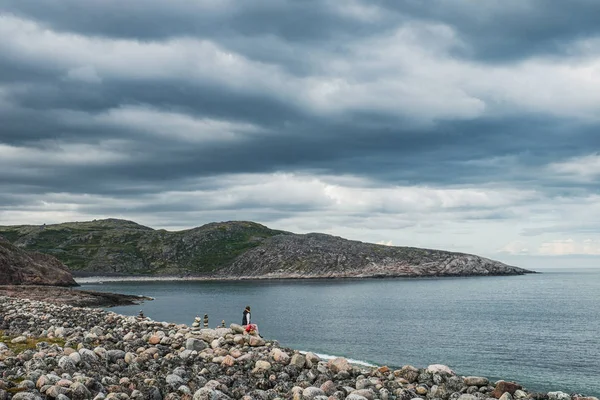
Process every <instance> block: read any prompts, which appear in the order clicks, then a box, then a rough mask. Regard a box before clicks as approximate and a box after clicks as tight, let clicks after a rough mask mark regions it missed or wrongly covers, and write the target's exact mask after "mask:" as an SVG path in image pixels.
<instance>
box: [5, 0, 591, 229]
mask: <svg viewBox="0 0 600 400" xmlns="http://www.w3.org/2000/svg"><path fill="white" fill-rule="evenodd" d="M194 4H196V5H194ZM198 4H201V3H188V2H183V1H177V2H164V1H161V2H159V1H139V0H136V1H130V2H116V1H108V2H91V3H89V4H87V3H86V4H85V5H83V4H81V3H80V2H78V1H77V2H76V1H71V0H68V1H62V2H46V3H40V2H38V1H30V0H21V1H18V2H16V1H2V0H0V11H4V14H5V15H9V16H10V17H11V18H14V16H17V17H19V18H24V19H27V20H29V19H31V20H34V21H38V22H41V23H42V24H43V25H42V26H47V27H49V29H52V30H54V31H55V32H59V33H61V34H64V35H66V36H64V37H63V36H61V39H63V40H64V41H67V39H69V38H71V39H72V35H71V34H72V33H77V34H78V35H81V37H83V38H86V37H87V36H95V37H94V38H93V39H91V41H97V40H104V41H107V43H109V44H110V43H112V42H111V40H116V39H117V38H126V39H131V43H133V45H134V46H133V47H135V46H137V45H139V46H144V45H146V44H148V43H149V41H154V42H156V43H163V44H164V43H167V42H165V41H166V40H167V39H173V38H190V37H192V38H197V39H200V40H210V41H214V42H215V43H218V44H219V45H221V46H223V49H224V51H234V52H235V51H239V52H240V53H241V54H245V55H246V57H247V58H248V61H251V62H255V63H257V65H259V67H257V68H258V69H259V70H261V68H260V67H262V66H263V65H262V64H261V63H268V64H269V63H270V64H274V65H276V66H281V71H283V72H281V77H279V79H280V81H279V82H281V87H278V86H277V85H274V86H268V85H266V84H265V85H262V86H261V85H257V87H256V88H254V87H252V88H251V89H248V88H246V87H244V84H247V85H248V86H252V84H253V83H254V82H253V81H252V79H254V78H253V77H252V76H249V77H248V78H243V79H240V82H241V83H237V84H231V85H229V82H227V81H226V80H219V79H218V78H221V76H219V74H218V71H217V73H216V74H215V75H214V76H213V77H208V78H206V77H202V78H201V79H193V77H190V76H189V75H186V73H181V72H180V70H179V69H178V68H175V67H174V68H173V71H167V72H164V71H159V72H164V74H162V75H160V74H158V73H157V75H151V74H150V75H143V74H142V72H147V70H151V69H152V67H153V66H152V65H144V64H140V65H136V67H137V68H139V69H140V75H143V77H137V76H135V79H134V78H133V77H131V76H128V75H127V74H125V73H122V70H120V69H119V68H121V69H123V68H124V67H123V64H126V63H122V64H118V65H117V66H115V64H117V63H115V62H114V60H110V61H111V62H108V61H107V65H108V67H106V66H105V71H102V70H101V69H100V68H99V70H98V71H96V69H94V68H92V67H93V65H91V66H90V65H88V63H91V64H93V62H94V61H98V60H97V59H94V58H93V57H91V56H90V55H89V54H86V56H87V58H84V57H83V56H82V61H81V64H82V65H78V64H77V63H74V64H77V65H75V66H76V67H78V68H79V67H81V68H84V70H83V72H82V73H81V71H80V73H77V72H75V74H73V69H72V68H70V67H71V66H72V65H70V64H69V65H67V66H64V65H61V64H60V62H61V61H62V60H60V59H57V60H50V61H48V62H39V61H38V62H36V59H35V58H34V56H35V55H37V53H36V52H35V48H34V50H32V51H31V52H30V53H27V54H25V52H24V53H23V54H25V55H22V54H21V53H19V51H20V50H21V49H19V48H16V49H14V50H13V52H12V53H10V57H5V58H2V59H0V105H1V107H0V118H1V119H2V126H1V127H0V144H2V145H5V146H9V147H7V149H5V150H4V151H5V152H6V153H7V154H8V152H10V151H12V149H19V151H21V150H22V151H23V152H24V154H26V153H27V151H28V150H31V151H34V156H31V158H27V157H26V156H24V157H22V158H19V159H15V160H13V161H11V164H10V165H12V166H13V167H14V168H12V169H8V168H4V169H2V170H0V179H1V180H2V182H3V184H4V185H9V186H10V187H12V188H14V190H15V191H17V192H18V191H20V190H24V189H23V188H22V187H20V186H18V185H20V184H26V185H28V186H27V187H28V188H30V189H28V190H27V191H26V192H27V193H29V192H31V190H32V189H31V188H35V190H37V191H39V192H41V193H45V192H66V193H93V194H98V195H101V194H107V195H112V196H119V195H123V196H130V195H136V194H145V193H157V192H161V191H167V190H177V189H181V188H185V187H187V186H186V185H187V184H188V183H189V181H190V180H193V179H194V178H205V177H218V176H221V175H226V174H239V173H273V172H278V171H290V172H293V171H307V172H313V173H316V174H331V175H343V174H351V175H355V176H360V177H364V178H366V179H368V180H370V181H371V182H375V183H374V185H381V186H386V185H390V184H392V185H418V184H425V185H436V186H442V187H444V186H449V187H450V186H455V185H483V184H508V185H515V186H516V187H519V188H532V187H533V188H536V189H540V190H547V191H548V192H551V193H557V192H560V191H563V192H564V193H570V192H571V190H572V189H577V188H578V189H579V190H583V191H593V190H594V184H579V185H576V186H575V187H574V188H571V187H570V184H571V183H569V182H568V177H547V178H540V177H539V176H535V175H536V174H538V173H539V171H541V170H543V168H545V166H546V165H547V164H549V163H552V162H560V161H563V160H568V159H570V158H574V157H578V156H582V155H585V154H587V153H589V151H590V148H600V137H598V135H597V133H596V132H597V128H598V125H597V123H596V122H591V123H587V124H584V123H582V122H580V121H578V120H577V118H573V117H572V116H561V115H551V114H550V115H549V113H548V112H543V111H542V112H540V111H538V110H533V111H530V110H523V111H518V112H508V113H507V114H508V115H506V114H501V115H500V116H494V115H493V112H491V113H490V114H492V115H487V114H485V113H484V112H480V113H473V115H472V116H470V117H464V115H462V114H461V115H459V116H458V117H456V118H452V116H450V117H446V114H445V113H441V115H442V116H441V117H438V116H437V115H436V114H435V112H434V111H431V112H432V113H433V117H431V118H424V119H426V120H427V121H426V122H425V123H414V121H412V120H411V115H410V114H411V112H410V111H408V112H404V113H394V112H393V110H392V111H390V110H389V109H378V107H380V104H369V103H365V104H362V103H358V105H351V106H347V107H345V106H344V105H343V104H342V105H340V106H339V107H340V108H339V109H337V108H335V107H337V106H338V103H343V101H344V100H355V98H352V96H350V95H349V96H348V97H349V99H345V98H339V99H334V100H332V101H331V103H332V105H333V111H331V110H329V109H327V107H324V109H319V107H318V106H315V105H314V104H313V103H314V102H311V101H310V99H309V100H305V99H303V98H302V96H300V94H301V93H300V94H299V93H298V92H300V91H301V90H303V89H304V87H305V86H307V85H309V84H311V82H310V80H309V79H307V80H306V81H301V82H299V83H295V86H293V85H292V86H290V87H286V86H285V85H286V84H287V83H289V81H291V80H292V79H295V78H298V77H300V78H311V77H314V78H320V77H322V75H326V73H327V72H328V71H327V68H328V67H329V66H330V63H328V62H323V63H320V62H315V60H314V59H311V57H314V58H318V55H319V54H321V53H327V54H328V55H329V56H331V55H334V56H339V57H340V58H339V59H334V60H333V61H332V62H331V64H336V63H337V64H344V63H346V64H348V65H349V66H350V67H351V66H353V65H354V63H355V62H356V63H358V62H359V61H364V60H358V59H354V58H352V57H350V58H349V59H347V58H344V57H346V56H347V55H348V52H349V49H350V48H352V46H353V45H355V44H356V43H358V42H360V41H362V40H364V39H365V38H367V37H376V36H383V37H384V38H385V37H387V36H388V35H391V34H392V33H393V32H394V31H395V30H396V29H398V28H399V27H401V26H403V24H408V23H411V22H431V23H442V24H447V25H450V26H451V27H453V28H454V29H455V31H456V32H457V33H458V35H459V38H460V39H461V40H463V41H464V42H465V43H466V48H464V49H461V51H463V54H462V56H465V55H469V56H471V57H473V59H475V60H483V61H486V62H490V63H493V61H494V60H514V59H518V58H526V57H530V56H532V55H533V54H549V55H552V54H554V55H557V54H562V53H564V51H565V48H564V47H565V46H566V45H567V44H568V43H570V42H572V41H573V40H576V39H581V38H586V37H591V36H592V35H595V34H598V33H599V28H598V26H597V25H596V24H593V23H592V19H593V18H592V16H593V15H597V11H598V7H599V6H598V5H596V4H597V3H595V2H591V1H583V0H578V1H573V2H570V3H568V4H569V5H568V6H567V4H566V3H564V4H563V3H561V2H552V3H547V2H544V3H541V2H539V1H521V2H516V1H508V2H506V3H502V4H503V6H499V4H500V3H499V2H492V3H487V2H469V3H468V5H467V4H466V3H464V2H463V3H462V5H461V3H460V2H459V3H458V4H456V3H453V2H449V1H441V0H440V1H437V2H436V6H435V7H432V6H431V4H430V5H429V6H427V5H425V4H424V3H422V2H417V1H404V2H397V3H394V4H395V5H391V4H392V3H374V4H367V3H364V4H362V5H363V6H365V7H369V6H372V7H374V6H378V7H379V8H378V9H377V10H371V11H373V12H375V13H377V12H379V14H377V16H376V17H373V19H370V18H357V16H356V14H355V15H354V16H353V15H352V14H348V13H344V12H343V11H344V7H341V8H337V9H336V8H335V7H334V4H336V3H325V2H317V1H310V2H288V3H279V2H278V3H275V2H272V3H270V2H265V3H264V4H263V5H259V6H257V5H250V4H249V3H248V4H244V5H239V4H236V5H235V7H229V8H228V7H227V4H226V2H223V3H222V4H221V3H220V2H206V4H209V5H210V6H207V7H201V6H199V5H198ZM356 4H360V3H356ZM338 7H339V6H338ZM567 7H568V10H567ZM346 11H348V10H346ZM367 11H368V10H367ZM367 11H365V12H367ZM567 11H568V15H569V16H570V18H568V19H567V18H559V16H564V15H567ZM360 13H361V11H360V10H359V11H358V14H360ZM359 17H360V15H359ZM98 37H100V38H98ZM5 40H7V41H8V40H10V38H5ZM61 43H62V44H61V46H65V44H64V43H63V42H61ZM90 43H91V42H90ZM131 43H130V44H131ZM87 44H89V43H87ZM67 45H68V44H67ZM109 47H110V46H109ZM450 47H452V46H450ZM58 50H64V49H60V48H58V49H57V51H58ZM69 50H70V49H69ZM187 50H188V51H189V52H190V53H192V52H193V51H194V50H195V48H194V47H190V48H189V49H187ZM73 53H75V51H73ZM32 54H33V55H32ZM61 54H62V53H61ZM314 54H316V55H314ZM68 55H69V56H72V57H74V58H76V57H77V55H72V54H71V53H68ZM46 56H47V57H50V56H48V55H46ZM393 56H394V55H393V54H390V55H389V58H390V59H392V58H394V57H393ZM403 56H404V54H401V55H400V56H398V57H403ZM334 58H335V57H334ZM90 60H91V61H90ZM131 61H132V62H135V61H136V60H135V58H134V57H132V59H131ZM368 61H369V60H367V62H368ZM373 63H375V61H373ZM87 67H90V68H88V69H85V68H87ZM264 67H265V68H266V67H267V65H264ZM386 68H392V69H393V68H395V65H392V66H391V67H388V66H386V65H383V66H382V67H381V70H385V69H386ZM341 70H343V68H342V69H341ZM106 71H108V72H106ZM241 71H242V73H243V72H244V70H243V69H242V70H241ZM276 71H279V70H276ZM377 71H378V66H377V65H376V66H375V67H374V69H373V70H366V71H358V72H356V74H355V75H349V76H348V77H346V76H342V75H341V73H339V72H338V73H337V75H336V74H334V76H332V77H327V76H326V78H332V79H329V80H334V79H333V78H335V79H340V80H342V81H343V83H350V84H352V83H354V81H359V83H363V82H362V81H361V79H363V78H364V79H365V82H366V83H370V81H369V80H370V79H371V78H373V77H372V76H371V74H373V73H376V72H377ZM169 72H170V74H169ZM402 72H403V71H399V73H402ZM285 73H288V74H289V75H285ZM213 78H214V79H213ZM233 78H235V76H233ZM275 78H276V77H273V79H274V80H275ZM324 81H325V82H326V83H328V80H327V79H324ZM425 81H426V79H424V82H425ZM385 83H386V82H384V84H383V85H382V86H383V87H384V89H385V87H386V86H387V85H385ZM425 83H426V82H425ZM358 86H360V85H358ZM378 89H381V88H379V87H377V86H374V87H373V88H370V87H367V89H366V90H365V92H366V94H371V93H372V92H375V91H376V90H378ZM468 91H469V90H465V92H468ZM375 94H376V93H375ZM359 95H360V93H359V94H358V95H356V97H358V96H359ZM440 96H441V95H440ZM432 97H435V94H434V95H433V96H432ZM473 97H474V98H475V99H476V100H477V96H475V95H474V96H473ZM490 97H491V98H492V100H490V101H488V103H487V104H491V107H490V108H493V107H494V106H495V104H494V101H496V100H495V98H493V97H494V96H490ZM298 98H300V99H301V100H298ZM374 100H377V96H374ZM396 100H397V99H396V98H394V97H391V98H390V99H389V101H388V103H393V102H394V101H396ZM498 102H499V103H502V101H498ZM409 103H410V101H409ZM440 103H442V105H441V106H440V107H446V106H447V107H451V106H452V105H453V104H452V103H453V98H452V97H450V98H449V100H448V101H440ZM307 104H308V105H307ZM426 104H428V103H426ZM385 105H387V104H385ZM311 106H312V107H313V108H311ZM519 107H520V106H517V107H515V108H519ZM398 108H400V106H398ZM422 108H424V109H427V108H428V106H423V107H422ZM130 109H134V110H140V109H141V110H143V111H144V112H146V114H144V118H148V119H150V118H151V114H152V113H153V112H155V113H156V115H157V117H156V119H155V120H152V121H154V122H156V124H158V123H159V122H160V118H163V117H165V116H164V115H163V114H161V113H176V114H177V115H178V116H180V117H181V118H184V119H186V121H187V120H188V119H189V121H191V122H190V123H195V122H197V121H200V120H203V119H214V120H219V121H224V122H228V123H232V124H250V125H251V126H252V127H255V128H256V129H257V132H255V133H247V134H246V133H243V134H239V135H237V136H235V137H234V138H233V139H231V140H225V139H223V140H204V141H193V140H189V138H185V137H181V136H178V135H176V133H177V132H170V130H169V128H168V127H167V128H164V130H162V131H160V129H162V128H156V131H153V132H151V133H152V134H148V132H147V131H149V130H152V129H151V128H152V126H149V125H152V121H151V122H150V123H148V124H146V125H143V124H142V125H139V124H138V123H139V122H140V121H137V120H136V121H134V122H135V123H133V124H132V123H130V122H131V121H128V120H125V121H124V122H123V121H122V120H119V118H123V119H125V118H127V115H125V116H123V115H120V114H118V113H117V115H116V116H115V115H114V114H111V113H113V112H114V111H115V110H117V111H119V110H121V111H122V110H125V111H127V110H130ZM425 111H426V112H428V111H430V110H425ZM452 111H454V110H451V112H449V113H450V114H452ZM468 115H471V114H468ZM111 118H112V119H111ZM115 121H116V122H115ZM141 122H146V121H141ZM136 124H138V125H136ZM217 139H218V138H217ZM106 141H113V142H115V143H116V144H115V143H112V144H110V145H108V147H107V148H104V149H102V150H103V151H104V153H107V154H104V153H102V154H100V155H97V157H98V160H94V155H90V159H89V162H86V160H85V159H76V160H74V161H69V162H63V161H64V160H62V159H61V157H60V154H61V153H60V152H61V151H63V150H62V149H61V147H60V145H61V143H71V144H78V145H86V146H88V147H83V150H81V151H86V150H89V149H91V148H93V147H94V146H96V147H98V146H102V145H103V143H104V142H106ZM35 151H37V152H38V153H35ZM113 153H114V157H113V156H112V155H111V154H113ZM57 154H59V156H57ZM103 157H105V158H103ZM490 160H497V161H490ZM0 162H1V160H0ZM532 180H533V181H535V183H533V184H532V183H531V182H532ZM206 184H207V185H208V184H209V183H206ZM35 190H34V191H35ZM0 201H3V202H5V203H7V204H8V203H10V200H9V199H7V198H4V197H3V198H0ZM10 204H12V203H10ZM90 207H93V206H90ZM170 207H172V205H171V206H170ZM182 207H183V206H182ZM138 209H139V210H141V211H149V210H145V209H143V207H142V206H140V207H138ZM163 211H164V210H163ZM495 216H498V218H500V217H501V214H497V213H496V214H494V213H492V212H490V213H489V216H488V218H496V217H495Z"/></svg>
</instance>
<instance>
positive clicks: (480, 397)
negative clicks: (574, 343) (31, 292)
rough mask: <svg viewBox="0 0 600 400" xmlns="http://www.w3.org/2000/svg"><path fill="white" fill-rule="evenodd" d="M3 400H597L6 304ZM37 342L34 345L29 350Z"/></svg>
mask: <svg viewBox="0 0 600 400" xmlns="http://www.w3.org/2000/svg"><path fill="white" fill-rule="evenodd" d="M0 330H2V332H0V337H2V341H3V343H0V400H7V399H13V400H24V399H25V400H38V399H59V400H83V399H95V400H101V399H120V400H127V399H148V400H162V399H168V400H179V399H180V400H223V399H244V400H250V399H259V400H271V399H279V398H281V399H297V400H303V399H307V400H312V399H314V400H343V399H346V400H375V399H381V400H395V399H397V400H416V399H422V400H433V399H440V400H486V399H500V400H524V399H534V400H597V399H595V398H584V397H583V396H580V395H576V394H575V395H570V394H566V393H563V392H550V393H530V392H528V391H527V390H526V389H524V388H522V387H521V386H519V385H518V384H516V383H512V382H504V381H499V382H496V383H491V382H489V381H488V380H487V379H486V378H483V377H474V376H468V377H461V376H458V375H456V374H455V373H454V372H453V371H452V370H450V369H449V368H448V367H446V366H443V365H430V366H429V367H428V368H425V369H418V368H415V367H412V366H404V367H402V368H401V369H397V370H391V369H390V368H388V367H385V366H384V367H379V368H359V367H357V366H354V365H352V364H350V363H349V362H348V361H347V360H346V359H344V358H336V359H333V360H329V361H324V360H321V359H320V358H319V357H317V356H316V355H315V354H312V353H306V354H301V353H299V352H298V351H294V350H291V349H287V348H282V347H280V346H279V344H278V343H277V342H276V341H265V340H264V339H263V338H261V337H260V336H252V335H247V334H245V333H244V330H243V329H242V327H241V326H239V325H235V324H232V325H231V326H230V327H229V328H216V329H198V327H196V329H192V328H190V327H188V326H187V325H176V324H172V323H167V322H157V321H152V320H150V319H148V318H145V319H140V318H136V317H127V316H123V315H118V314H115V313H112V312H105V311H103V310H100V309H88V308H76V307H70V306H60V305H52V304H48V303H42V302H37V301H32V300H23V299H14V298H8V297H0ZM27 345H29V348H28V347H27Z"/></svg>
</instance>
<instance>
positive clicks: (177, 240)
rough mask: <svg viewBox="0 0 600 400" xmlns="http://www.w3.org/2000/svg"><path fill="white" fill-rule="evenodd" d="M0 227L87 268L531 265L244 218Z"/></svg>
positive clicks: (198, 271) (386, 272)
mask: <svg viewBox="0 0 600 400" xmlns="http://www.w3.org/2000/svg"><path fill="white" fill-rule="evenodd" d="M0 235H4V236H5V237H6V238H7V239H8V240H10V241H11V242H12V243H13V244H14V245H16V246H19V247H21V248H24V249H28V250H36V251H39V252H43V253H46V254H52V255H54V256H56V257H57V258H58V259H60V260H61V261H62V262H64V263H65V264H66V265H67V266H68V267H69V268H70V269H71V270H73V271H78V272H83V273H87V274H92V275H102V274H124V275H191V276H205V277H215V278H317V277H322V278H324V277H327V278H334V277H387V276H390V277H391V276H411V277H415V276H468V275H517V274H524V273H529V272H532V271H527V270H524V269H521V268H517V267H512V266H508V265H506V264H503V263H501V262H498V261H493V260H489V259H487V258H483V257H478V256H475V255H470V254H462V253H453V252H447V251H440V250H427V249H419V248H412V247H391V246H383V245H376V244H370V243H363V242H358V241H351V240H346V239H342V238H340V237H335V236H330V235H325V234H318V233H311V234H306V235H298V234H293V233H290V232H284V231H278V230H273V229H269V228H267V227H266V226H263V225H260V224H257V223H254V222H245V221H235V222H221V223H210V224H207V225H203V226H201V227H198V228H194V229H189V230H184V231H178V232H169V231H165V230H154V229H151V228H148V227H145V226H142V225H139V224H136V223H134V222H131V221H123V220H117V219H107V220H98V221H90V222H71V223H64V224H58V225H43V226H31V225H23V226H0Z"/></svg>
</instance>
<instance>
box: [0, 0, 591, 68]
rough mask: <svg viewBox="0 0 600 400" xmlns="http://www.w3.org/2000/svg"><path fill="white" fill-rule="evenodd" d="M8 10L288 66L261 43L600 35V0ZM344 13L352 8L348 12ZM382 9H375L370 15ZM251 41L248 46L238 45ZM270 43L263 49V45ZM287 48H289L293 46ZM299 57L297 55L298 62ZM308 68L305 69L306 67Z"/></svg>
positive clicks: (19, 6) (70, 2)
mask: <svg viewBox="0 0 600 400" xmlns="http://www.w3.org/2000/svg"><path fill="white" fill-rule="evenodd" d="M355 4H359V5H361V6H363V7H365V10H364V11H362V10H359V11H356V13H357V14H360V13H361V12H362V13H364V14H365V15H367V14H368V9H367V8H368V7H371V8H372V9H377V10H378V11H379V14H378V15H379V18H377V19H370V18H364V19H361V18H357V17H356V14H354V15H352V13H350V12H348V11H349V10H350V9H351V8H352V6H353V5H355ZM0 8H2V9H3V10H4V11H6V12H10V13H13V14H15V15H17V16H22V17H25V18H30V19H35V20H38V21H41V22H43V23H44V24H46V25H48V26H50V27H52V28H53V29H56V30H60V31H67V32H78V33H81V34H84V35H98V36H106V37H114V38H133V39H139V40H150V39H151V40H155V39H164V38H172V37H182V36H186V37H189V36H192V37H200V38H210V39H213V40H216V41H217V42H220V43H226V44H227V45H228V47H231V48H234V49H235V50H237V51H241V52H242V53H244V54H252V55H253V56H254V57H255V58H257V59H264V60H269V61H274V60H277V59H278V58H279V61H280V62H281V63H282V64H286V65H288V66H290V67H291V68H290V70H294V69H296V70H298V71H299V72H300V71H303V68H302V65H301V64H302V63H301V62H300V63H298V62H297V61H295V60H294V58H293V57H288V56H286V55H285V51H283V52H281V51H277V52H272V51H269V49H273V45H271V46H269V49H265V48H264V46H261V45H260V44H258V43H257V44H256V45H255V46H248V45H247V44H248V43H250V42H248V39H247V38H249V37H250V38H252V37H260V38H261V40H260V43H264V42H268V41H269V40H272V39H273V38H279V39H281V40H282V41H283V42H289V43H294V44H298V43H302V42H309V43H311V45H312V46H314V47H316V48H319V47H321V48H323V47H324V48H327V49H328V50H329V51H335V49H338V50H339V49H341V48H343V43H344V42H345V41H346V40H347V39H350V38H351V37H357V36H361V37H367V36H371V35H375V34H381V33H382V32H386V31H389V30H391V29H393V28H394V27H397V26H398V25H401V24H403V23H406V22H410V21H428V22H434V23H443V24H447V25H449V26H451V27H452V28H454V29H455V30H456V31H457V32H458V34H459V36H460V38H461V39H462V40H463V41H464V42H465V44H466V46H467V48H466V49H462V53H461V55H462V56H468V57H473V58H475V59H481V60H486V61H490V62H491V61H499V60H515V59H522V58H526V57H530V56H531V55H532V54H541V55H546V56H555V55H557V54H565V53H569V52H570V51H571V49H570V46H569V45H570V44H571V43H572V42H573V41H575V40H578V39H585V38H588V37H592V36H595V35H598V34H600V25H599V24H598V23H597V20H598V15H600V4H599V3H598V2H597V1H595V0H572V1H568V2H564V1H552V2H549V1H545V0H508V1H487V2H473V1H467V0H459V1H448V0H435V1H431V2H422V1H417V0H402V1H395V2H389V1H376V2H364V3H361V2H356V3H347V4H338V5H335V3H333V2H324V1H316V0H311V1H302V2H299V1H286V2H275V1H261V2H251V3H239V2H236V3H235V4H233V5H231V4H229V3H228V2H216V1H204V2H184V1H172V2H163V1H142V0H134V1H128V2H118V1H105V2H91V3H89V4H85V5H82V4H81V2H79V1H76V0H65V1H61V2H46V3H44V4H43V5H42V4H40V2H39V1H35V0H20V1H12V0H2V1H0ZM344 11H346V12H344ZM372 12H375V11H372ZM244 42H246V45H239V44H240V43H244ZM261 47H262V49H261ZM287 51H289V49H288V50H287ZM296 59H297V57H296ZM298 67H300V68H298Z"/></svg>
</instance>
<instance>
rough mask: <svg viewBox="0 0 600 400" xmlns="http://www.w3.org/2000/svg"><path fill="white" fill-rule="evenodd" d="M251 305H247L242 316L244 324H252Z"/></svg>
mask: <svg viewBox="0 0 600 400" xmlns="http://www.w3.org/2000/svg"><path fill="white" fill-rule="evenodd" d="M250 323H251V322H250V306H246V309H245V310H244V314H243V316H242V326H246V325H250Z"/></svg>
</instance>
